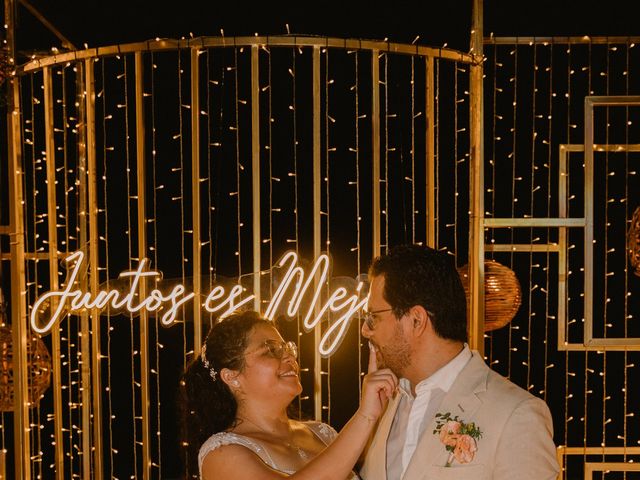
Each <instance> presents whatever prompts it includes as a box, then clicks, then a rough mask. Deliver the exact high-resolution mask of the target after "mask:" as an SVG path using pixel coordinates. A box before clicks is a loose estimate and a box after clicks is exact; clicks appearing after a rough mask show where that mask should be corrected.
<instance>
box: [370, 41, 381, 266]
mask: <svg viewBox="0 0 640 480" xmlns="http://www.w3.org/2000/svg"><path fill="white" fill-rule="evenodd" d="M371 99H372V100H371V140H372V148H371V162H372V168H371V170H372V177H373V178H372V185H371V192H372V197H373V206H372V211H371V218H372V224H373V225H372V228H373V239H372V241H373V256H374V257H377V256H378V255H380V223H381V222H380V51H379V50H373V51H372V52H371Z"/></svg>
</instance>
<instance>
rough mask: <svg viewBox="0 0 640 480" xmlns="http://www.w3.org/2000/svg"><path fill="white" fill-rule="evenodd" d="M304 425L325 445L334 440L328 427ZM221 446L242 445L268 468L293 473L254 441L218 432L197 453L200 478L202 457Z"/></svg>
mask: <svg viewBox="0 0 640 480" xmlns="http://www.w3.org/2000/svg"><path fill="white" fill-rule="evenodd" d="M304 424H305V425H306V426H307V427H308V428H309V430H311V431H312V432H313V433H314V434H315V435H316V436H317V437H318V438H319V439H320V440H321V441H322V442H323V443H324V444H325V445H329V444H330V443H331V442H332V441H333V439H334V438H336V436H337V435H338V432H336V431H335V430H334V429H333V428H332V427H331V426H330V425H327V424H326V423H320V422H304ZM223 445H242V446H243V447H246V448H248V449H249V450H251V451H252V452H254V453H255V454H256V455H258V457H260V459H261V460H262V461H263V462H264V463H266V464H267V465H269V467H271V468H273V469H274V470H277V471H279V472H282V473H286V474H288V475H291V474H292V473H295V471H292V470H287V469H285V468H282V467H280V466H279V465H278V464H276V462H274V461H273V459H272V458H271V455H269V452H268V451H267V450H266V449H265V448H264V447H262V445H260V444H259V443H258V442H256V441H255V440H252V439H250V438H249V437H245V436H244V435H238V434H237V433H233V432H219V433H214V434H213V435H211V436H210V437H209V438H208V439H207V440H206V441H205V442H204V443H203V444H202V446H201V447H200V452H199V453H198V471H199V473H200V476H202V462H203V461H204V457H206V456H207V454H208V453H209V452H211V451H213V450H215V449H216V448H218V447H221V446H223ZM358 478H359V477H358V476H357V475H356V474H355V473H353V474H352V476H351V477H350V480H357V479H358Z"/></svg>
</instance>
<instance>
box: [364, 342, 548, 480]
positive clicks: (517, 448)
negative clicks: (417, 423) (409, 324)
mask: <svg viewBox="0 0 640 480" xmlns="http://www.w3.org/2000/svg"><path fill="white" fill-rule="evenodd" d="M399 399H400V396H399V395H396V398H394V399H393V400H392V401H391V402H389V405H388V406H387V410H386V411H385V413H384V415H383V416H382V418H381V419H380V423H379V425H378V429H377V431H376V433H375V435H374V437H373V439H372V441H371V443H370V445H369V448H368V449H367V451H366V455H365V461H364V464H363V467H362V469H361V471H360V476H361V477H362V478H363V480H400V479H396V478H393V479H392V478H389V479H387V474H386V463H387V458H386V457H387V455H386V452H387V437H388V435H389V430H390V429H391V425H392V423H393V419H394V416H395V412H396V409H397V407H398V403H399ZM438 412H439V413H446V412H450V413H451V416H456V415H457V416H458V417H459V418H460V420H461V421H463V422H465V423H469V422H475V424H476V426H477V427H478V428H479V429H480V430H481V431H482V438H480V439H479V440H478V442H477V447H478V450H477V452H476V453H475V456H474V458H473V460H472V461H471V462H470V463H467V464H460V463H458V462H456V461H454V462H453V463H452V465H451V466H450V467H445V465H446V463H447V459H448V458H449V452H447V451H446V449H445V446H444V445H443V444H442V443H441V442H440V438H439V436H438V435H437V434H434V433H433V431H434V429H435V426H436V422H435V418H434V419H433V421H432V424H431V425H430V426H427V428H426V429H425V431H424V433H423V435H422V437H421V438H420V440H419V441H418V445H417V447H416V450H415V453H414V454H413V457H412V458H411V461H410V463H409V465H408V467H407V470H406V472H405V474H404V477H403V478H402V480H450V479H456V480H458V479H459V480H463V479H473V480H489V479H492V480H507V479H508V480H515V479H517V480H534V479H535V480H552V479H555V478H556V476H557V474H558V471H559V468H558V463H557V460H556V448H555V445H554V443H553V425H552V421H551V415H550V413H549V409H548V408H547V405H546V404H545V403H544V402H543V401H542V400H540V399H539V398H537V397H534V396H533V395H531V394H530V393H528V392H526V391H525V390H523V389H522V388H520V387H518V386H516V385H515V384H513V383H511V382H510V381H508V380H507V379H505V378H504V377H502V376H501V375H499V374H497V373H495V372H494V371H493V370H491V369H490V368H489V367H487V365H486V364H485V363H484V360H483V359H482V356H481V355H479V354H478V352H476V351H474V352H473V356H472V357H471V360H470V361H469V363H468V364H467V365H466V366H465V367H464V369H463V370H462V371H461V372H460V374H459V375H458V378H456V380H455V382H454V383H453V385H452V386H451V389H450V390H449V392H447V394H446V396H445V398H444V399H443V401H442V404H441V406H440V408H439V409H438Z"/></svg>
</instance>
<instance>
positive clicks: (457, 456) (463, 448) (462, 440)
mask: <svg viewBox="0 0 640 480" xmlns="http://www.w3.org/2000/svg"><path fill="white" fill-rule="evenodd" d="M433 434H434V435H436V434H437V435H439V436H440V441H441V442H442V444H443V445H444V446H445V448H446V449H447V452H449V459H448V460H447V464H446V465H445V466H447V467H450V466H451V464H452V463H453V461H454V460H456V461H458V462H459V463H469V462H471V460H473V457H474V456H475V454H476V452H477V451H478V444H477V440H480V438H481V437H482V432H481V431H480V429H479V428H478V427H477V426H476V424H475V423H473V422H470V423H465V422H463V421H462V420H460V419H459V418H458V417H457V416H456V417H452V416H451V414H450V413H448V412H447V413H436V429H435V430H434V431H433Z"/></svg>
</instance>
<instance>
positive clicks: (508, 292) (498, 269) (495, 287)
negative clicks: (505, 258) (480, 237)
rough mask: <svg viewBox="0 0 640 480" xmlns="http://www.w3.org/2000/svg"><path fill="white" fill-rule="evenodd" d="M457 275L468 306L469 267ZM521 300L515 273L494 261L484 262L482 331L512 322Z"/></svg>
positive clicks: (463, 267) (463, 268) (465, 267)
mask: <svg viewBox="0 0 640 480" xmlns="http://www.w3.org/2000/svg"><path fill="white" fill-rule="evenodd" d="M458 274H459V275H460V279H461V280H462V286H463V287H464V292H465V294H466V296H467V306H468V305H469V265H463V266H462V267H460V268H458ZM521 300H522V294H521V291H520V282H519V281H518V278H517V277H516V274H515V272H514V271H513V270H511V269H510V268H509V267H505V266H504V265H502V264H501V263H498V262H496V261H494V260H485V261H484V331H485V332H488V331H490V330H497V329H498V328H502V327H504V326H505V325H507V324H508V323H509V322H510V321H511V320H513V317H514V316H515V315H516V312H517V311H518V308H520V303H521ZM467 310H468V309H467ZM467 315H468V312H467Z"/></svg>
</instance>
